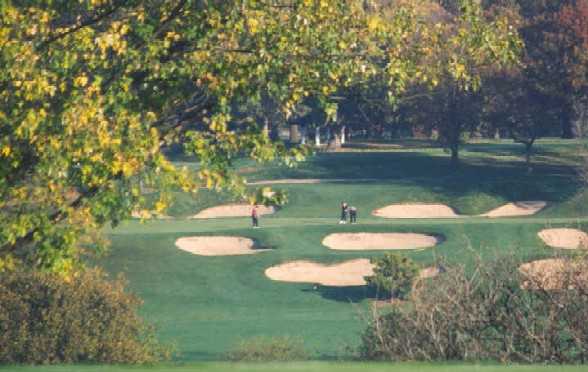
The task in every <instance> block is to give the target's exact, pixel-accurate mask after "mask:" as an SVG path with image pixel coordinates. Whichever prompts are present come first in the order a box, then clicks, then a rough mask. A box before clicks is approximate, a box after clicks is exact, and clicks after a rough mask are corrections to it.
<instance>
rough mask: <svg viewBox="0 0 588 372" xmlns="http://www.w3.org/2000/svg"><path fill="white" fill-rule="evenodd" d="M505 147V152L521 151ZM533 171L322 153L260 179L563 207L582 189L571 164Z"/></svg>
mask: <svg viewBox="0 0 588 372" xmlns="http://www.w3.org/2000/svg"><path fill="white" fill-rule="evenodd" d="M504 147H505V149H504V151H505V152H510V151H513V152H515V151H516V152H518V151H517V150H515V148H512V149H510V146H507V145H504ZM499 151H501V150H499ZM533 169H534V170H533V172H532V173H530V174H529V173H527V167H526V165H525V163H524V162H523V161H518V160H510V161H507V160H501V161H497V160H496V159H493V158H483V157H475V158H464V159H462V160H461V163H460V165H459V167H457V168H455V167H454V166H453V165H452V164H451V161H450V159H449V156H439V155H435V154H427V153H421V152H379V153H374V152H372V153H369V152H365V153H343V152H342V153H323V154H319V155H317V156H315V157H312V158H310V159H309V160H308V161H307V162H305V163H303V164H301V166H300V167H299V168H294V169H283V168H273V169H267V170H266V171H265V172H263V174H258V177H264V178H348V179H351V180H353V179H377V180H381V181H382V182H391V183H395V184H405V185H409V186H410V185H415V186H419V187H423V188H426V189H429V190H434V191H435V192H437V193H439V194H442V195H445V196H448V197H456V196H458V197H459V196H463V195H467V194H471V193H485V194H488V195H494V196H498V197H501V198H503V199H505V200H509V201H518V200H546V201H551V202H560V201H563V200H566V199H568V198H570V197H571V196H573V195H575V194H576V193H577V191H578V190H579V188H580V187H581V185H580V182H579V181H580V179H579V177H578V174H577V171H576V168H575V167H574V166H573V165H572V164H563V165H562V164H550V163H535V164H534V165H533Z"/></svg>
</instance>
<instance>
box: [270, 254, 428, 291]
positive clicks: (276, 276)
mask: <svg viewBox="0 0 588 372" xmlns="http://www.w3.org/2000/svg"><path fill="white" fill-rule="evenodd" d="M373 274H374V270H373V265H372V264H371V263H370V260H368V259H366V258H360V259H356V260H350V261H345V262H342V263H338V264H333V265H326V264H321V263H317V262H312V261H306V260H300V261H290V262H286V263H283V264H280V265H277V266H272V267H269V268H267V269H266V270H265V275H266V276H267V277H268V278H270V279H271V280H277V281H282V282H291V283H313V284H321V285H324V286H330V287H346V286H360V285H365V284H366V282H365V279H364V277H365V276H370V275H373ZM438 274H439V270H438V269H437V268H435V267H428V268H425V269H423V270H421V272H420V274H419V278H421V279H425V278H432V277H434V276H436V275H438Z"/></svg>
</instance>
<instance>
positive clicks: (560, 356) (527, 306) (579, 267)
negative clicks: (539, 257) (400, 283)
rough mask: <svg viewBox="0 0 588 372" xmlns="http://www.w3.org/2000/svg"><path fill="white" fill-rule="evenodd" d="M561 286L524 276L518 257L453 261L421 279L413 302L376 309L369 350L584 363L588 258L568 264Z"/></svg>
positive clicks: (393, 356) (383, 354) (371, 355)
mask: <svg viewBox="0 0 588 372" xmlns="http://www.w3.org/2000/svg"><path fill="white" fill-rule="evenodd" d="M564 267H565V268H564V269H563V271H562V273H561V275H559V280H560V282H559V286H558V288H560V289H553V288H549V287H546V286H544V283H543V281H542V279H541V278H528V277H524V278H523V277H522V276H521V274H520V273H519V271H518V268H517V265H516V262H515V261H514V260H513V259H511V258H508V259H502V260H498V261H495V262H494V263H481V262H480V263H478V265H477V266H476V267H475V269H474V270H472V271H470V272H468V271H466V270H464V268H463V267H454V268H451V269H449V270H448V271H447V272H446V273H444V274H443V275H441V276H440V277H438V278H436V279H435V281H434V282H431V283H426V282H422V283H419V285H418V286H417V287H418V288H415V289H414V290H413V292H412V295H411V297H410V306H408V307H406V308H396V309H394V310H393V311H391V312H390V313H388V314H384V315H381V316H380V315H378V314H377V313H376V314H374V317H373V319H372V322H371V324H370V325H369V327H368V329H367V330H366V331H365V333H364V335H363V342H362V347H361V352H362V355H363V356H364V357H365V358H368V359H387V360H452V361H453V360H468V361H474V360H476V361H479V360H488V359H491V360H496V361H507V362H527V363H543V362H549V363H585V362H586V357H587V356H588V326H587V324H586V322H585V319H586V317H587V316H588V281H587V280H586V275H585V273H586V270H587V269H588V260H586V258H579V259H576V260H575V261H573V262H571V260H570V259H568V260H567V261H566V263H565V264H564Z"/></svg>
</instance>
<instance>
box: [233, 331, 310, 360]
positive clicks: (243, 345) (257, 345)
mask: <svg viewBox="0 0 588 372" xmlns="http://www.w3.org/2000/svg"><path fill="white" fill-rule="evenodd" d="M227 359H229V360H231V361H233V362H273V361H276V362H288V361H299V360H306V359H308V353H307V352H306V351H305V349H304V342H303V341H302V339H300V338H294V337H288V336H283V337H271V338H268V337H255V338H252V339H248V340H243V341H241V342H240V343H239V344H238V345H237V346H236V347H235V348H234V350H232V351H230V352H229V353H227Z"/></svg>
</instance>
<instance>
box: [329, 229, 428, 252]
mask: <svg viewBox="0 0 588 372" xmlns="http://www.w3.org/2000/svg"><path fill="white" fill-rule="evenodd" d="M438 243H439V238H437V237H435V236H432V235H425V234H414V233H338V234H330V235H327V237H325V238H324V239H323V245H325V246H327V247H329V248H331V249H336V250H378V249H417V248H428V247H433V246H435V245H436V244H438Z"/></svg>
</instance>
